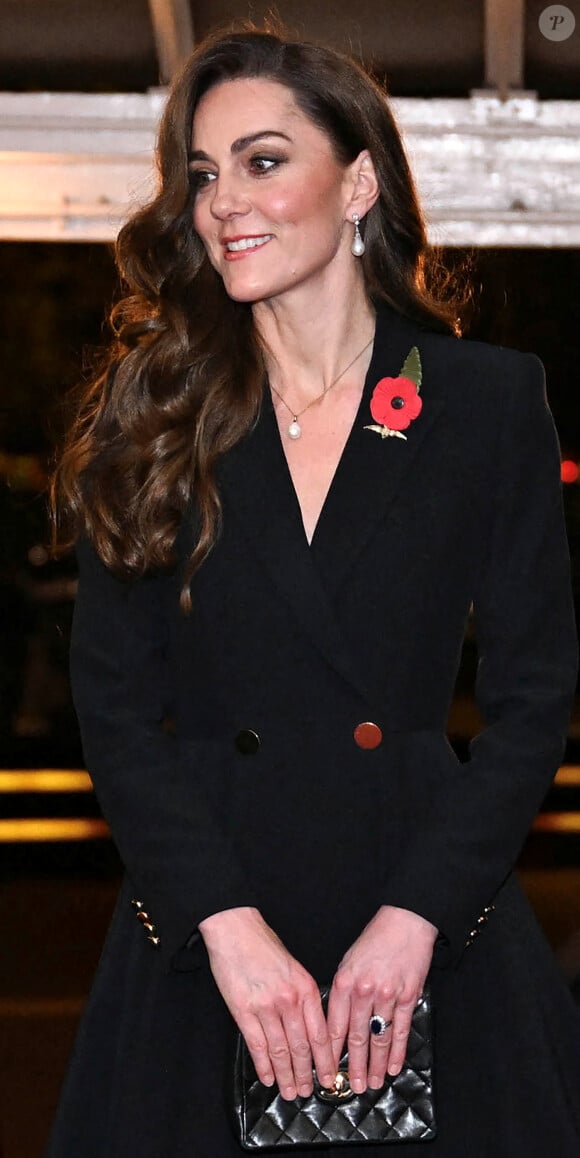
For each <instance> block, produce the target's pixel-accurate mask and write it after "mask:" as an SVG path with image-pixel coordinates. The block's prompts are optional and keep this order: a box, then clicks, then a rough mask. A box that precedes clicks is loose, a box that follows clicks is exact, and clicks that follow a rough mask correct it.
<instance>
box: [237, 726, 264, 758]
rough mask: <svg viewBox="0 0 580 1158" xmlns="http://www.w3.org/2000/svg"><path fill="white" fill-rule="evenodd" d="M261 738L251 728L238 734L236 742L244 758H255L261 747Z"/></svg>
mask: <svg viewBox="0 0 580 1158" xmlns="http://www.w3.org/2000/svg"><path fill="white" fill-rule="evenodd" d="M260 743H261V740H260V737H259V735H258V733H257V732H253V731H252V729H251V728H244V729H243V731H242V732H238V734H237V736H236V740H235V744H236V748H237V749H238V752H241V754H242V756H253V755H254V753H255V752H257V751H258V748H259V747H260Z"/></svg>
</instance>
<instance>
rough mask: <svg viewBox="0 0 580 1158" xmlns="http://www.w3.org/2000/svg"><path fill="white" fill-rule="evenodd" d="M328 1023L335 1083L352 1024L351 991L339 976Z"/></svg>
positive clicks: (334, 987) (330, 999)
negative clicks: (350, 1024) (344, 985)
mask: <svg viewBox="0 0 580 1158" xmlns="http://www.w3.org/2000/svg"><path fill="white" fill-rule="evenodd" d="M326 1022H327V1025H328V1034H329V1037H330V1044H331V1048H332V1057H333V1067H334V1073H333V1075H332V1078H333V1081H334V1076H335V1074H336V1071H337V1070H338V1063H339V1061H340V1058H341V1054H342V1052H343V1049H344V1043H345V1041H346V1035H347V1033H348V1027H349V1023H350V989H349V988H345V987H343V985H342V983H341V980H340V979H339V977H338V975H337V977H335V979H334V983H333V985H332V988H331V990H330V994H329V997H328V1009H327V1014H326ZM331 1084H332V1083H331Z"/></svg>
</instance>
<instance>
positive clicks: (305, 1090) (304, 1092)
mask: <svg viewBox="0 0 580 1158" xmlns="http://www.w3.org/2000/svg"><path fill="white" fill-rule="evenodd" d="M298 1092H299V1094H300V1096H301V1097H302V1098H309V1097H310V1095H311V1093H312V1086H311V1085H310V1084H309V1083H308V1082H304V1084H303V1085H301V1086H300V1089H299V1091H298Z"/></svg>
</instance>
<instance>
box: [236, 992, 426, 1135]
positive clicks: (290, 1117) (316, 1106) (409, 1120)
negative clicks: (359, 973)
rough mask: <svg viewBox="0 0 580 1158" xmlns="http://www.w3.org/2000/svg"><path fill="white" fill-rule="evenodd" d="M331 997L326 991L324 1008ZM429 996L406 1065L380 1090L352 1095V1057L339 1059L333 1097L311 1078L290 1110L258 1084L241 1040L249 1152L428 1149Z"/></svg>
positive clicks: (241, 1116)
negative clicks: (418, 1145) (394, 1145)
mask: <svg viewBox="0 0 580 1158" xmlns="http://www.w3.org/2000/svg"><path fill="white" fill-rule="evenodd" d="M328 993H329V989H328V988H326V989H322V990H321V995H322V1001H323V1007H325V1006H326V1002H327V999H328ZM431 1025H432V1019H431V995H430V991H429V987H428V985H427V986H426V987H425V990H424V993H423V996H422V997H421V998H420V1000H419V1002H418V1003H417V1005H416V1007H415V1012H414V1014H413V1022H412V1026H411V1032H410V1035H409V1044H408V1047H407V1056H406V1059H405V1064H404V1066H403V1068H402V1070H401V1072H400V1073H399V1074H397V1075H396V1076H395V1077H390V1076H389V1075H387V1078H386V1080H385V1084H384V1086H382V1088H381V1089H380V1090H370V1089H367V1090H366V1091H365V1092H364V1094H355V1093H354V1091H353V1090H352V1089H351V1088H350V1084H349V1081H348V1053H347V1052H345V1053H344V1054H343V1056H342V1057H341V1059H340V1068H339V1073H338V1074H337V1079H336V1081H335V1085H334V1087H333V1089H332V1090H327V1089H325V1088H324V1087H322V1086H321V1085H320V1084H319V1083H318V1082H317V1079H316V1075H314V1092H313V1093H312V1094H311V1095H310V1096H309V1097H297V1098H295V1099H294V1100H293V1101H292V1102H290V1101H286V1100H285V1099H284V1098H282V1097H280V1094H279V1091H278V1087H277V1086H276V1085H273V1086H265V1085H263V1084H262V1082H260V1081H259V1080H258V1078H257V1076H256V1070H255V1068H254V1063H253V1061H252V1058H251V1054H250V1052H249V1050H248V1048H247V1046H246V1043H245V1041H244V1038H243V1036H242V1034H238V1041H237V1050H236V1060H235V1068H234V1114H235V1124H236V1128H237V1134H238V1140H239V1142H240V1145H241V1146H242V1149H244V1150H266V1151H267V1150H290V1149H292V1148H296V1149H299V1148H300V1147H301V1146H302V1147H306V1148H308V1149H310V1147H313V1146H352V1145H356V1144H358V1145H361V1144H367V1145H372V1144H373V1143H375V1144H379V1143H380V1144H381V1145H385V1143H388V1142H427V1141H429V1140H430V1139H432V1138H434V1137H435V1134H436V1128H435V1113H434V1106H433V1081H432V1071H433V1046H432V1029H431Z"/></svg>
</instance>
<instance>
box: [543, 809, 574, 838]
mask: <svg viewBox="0 0 580 1158" xmlns="http://www.w3.org/2000/svg"><path fill="white" fill-rule="evenodd" d="M534 832H574V833H576V832H580V812H542V814H541V816H537V817H536V819H535V821H534Z"/></svg>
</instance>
